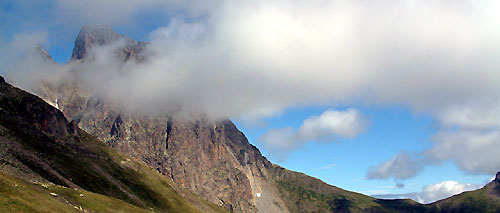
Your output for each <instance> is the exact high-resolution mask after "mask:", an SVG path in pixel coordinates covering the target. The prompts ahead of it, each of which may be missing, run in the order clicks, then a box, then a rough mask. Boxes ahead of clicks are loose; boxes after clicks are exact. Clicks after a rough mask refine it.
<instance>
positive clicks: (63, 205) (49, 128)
mask: <svg viewBox="0 0 500 213" xmlns="http://www.w3.org/2000/svg"><path fill="white" fill-rule="evenodd" d="M0 115H1V116H0V204H1V205H0V212H20V211H22V212H74V210H75V208H77V209H78V210H80V211H86V212H87V211H90V212H101V211H106V212H149V211H151V210H153V211H160V212H225V211H226V210H224V209H223V208H220V207H218V206H216V205H214V204H211V203H209V202H208V201H206V200H204V199H202V198H200V197H198V196H196V195H194V194H192V193H191V192H189V191H187V190H186V189H185V188H183V187H181V186H179V185H177V184H175V183H174V182H172V180H170V179H169V178H167V177H165V176H163V175H161V174H159V173H158V172H157V171H156V170H154V169H153V168H151V167H150V166H147V165H146V164H145V163H143V162H141V161H138V160H135V159H133V158H130V157H128V156H126V155H124V154H120V153H118V152H117V151H115V150H113V149H112V148H110V147H109V146H108V145H106V144H105V143H103V142H102V141H100V140H98V139H96V138H95V137H93V136H91V135H89V134H88V133H86V132H85V131H83V130H81V129H80V128H78V127H77V124H76V123H75V122H74V121H72V122H69V121H68V120H67V119H66V118H65V117H64V115H63V113H62V112H61V111H59V110H57V109H56V108H54V107H52V106H50V105H49V104H47V103H46V102H45V101H43V100H42V99H40V98H38V97H36V96H34V95H32V94H29V93H27V92H25V91H22V90H20V89H17V88H15V87H13V86H11V85H9V84H8V83H5V81H4V79H3V78H1V77H0Z"/></svg>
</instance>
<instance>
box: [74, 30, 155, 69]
mask: <svg viewBox="0 0 500 213" xmlns="http://www.w3.org/2000/svg"><path fill="white" fill-rule="evenodd" d="M118 41H122V42H123V44H121V45H120V47H119V48H118V49H117V51H116V54H117V56H118V58H119V59H121V60H123V61H127V60H129V59H134V60H136V61H142V60H144V58H145V56H146V43H145V42H137V41H135V40H133V39H131V38H128V37H125V36H122V35H120V34H118V33H117V32H115V31H113V30H112V29H111V27H110V26H108V25H85V26H83V27H82V29H81V31H80V33H78V36H77V37H76V41H75V47H74V48H73V55H72V56H71V60H73V61H76V60H84V59H93V58H94V57H95V56H94V55H93V54H92V51H91V50H92V48H93V47H99V46H104V45H109V44H112V43H113V42H118Z"/></svg>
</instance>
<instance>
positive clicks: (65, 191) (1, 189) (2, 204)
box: [0, 173, 148, 212]
mask: <svg viewBox="0 0 500 213" xmlns="http://www.w3.org/2000/svg"><path fill="white" fill-rule="evenodd" d="M51 193H56V194H57V196H53V195H51ZM80 195H83V196H80ZM75 207H76V208H78V209H80V208H81V209H82V210H87V211H88V212H93V211H97V212H148V211H146V210H144V209H141V208H139V207H137V206H134V205H131V204H129V203H126V202H123V201H121V200H118V199H116V198H111V197H107V196H104V195H100V194H96V193H92V192H88V191H84V190H75V189H70V188H66V187H61V186H57V185H54V184H41V183H37V184H34V183H29V182H26V181H24V180H21V179H18V178H15V177H12V176H10V175H7V174H4V173H0V211H1V212H74V211H75Z"/></svg>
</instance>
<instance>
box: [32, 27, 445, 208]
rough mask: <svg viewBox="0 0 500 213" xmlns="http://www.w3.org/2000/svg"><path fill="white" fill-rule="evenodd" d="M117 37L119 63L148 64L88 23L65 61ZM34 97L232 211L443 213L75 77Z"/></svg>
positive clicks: (134, 48)
mask: <svg viewBox="0 0 500 213" xmlns="http://www.w3.org/2000/svg"><path fill="white" fill-rule="evenodd" d="M121 39H124V40H123V41H125V45H124V46H123V48H121V49H118V50H117V51H116V53H117V54H116V56H117V57H118V58H119V59H121V60H122V61H123V62H126V61H127V60H135V61H136V62H139V63H141V62H142V61H144V60H147V43H144V42H137V41H133V40H131V39H130V38H126V37H125V36H122V35H119V34H118V33H116V32H114V31H112V30H111V28H109V27H105V26H90V25H89V26H84V27H83V28H82V30H81V32H80V33H79V35H78V37H77V39H76V42H75V48H74V50H73V56H72V59H71V60H70V62H69V63H86V62H88V61H91V60H93V57H94V56H93V55H92V54H91V53H92V48H94V47H99V46H102V45H108V44H112V43H113V42H117V41H119V40H121ZM84 71H85V70H81V71H79V70H75V73H78V72H84ZM33 92H34V93H35V94H36V95H38V96H39V97H41V98H43V100H46V101H47V102H48V103H50V104H52V105H53V106H57V108H58V109H59V110H60V111H61V112H62V113H63V114H64V116H66V117H67V118H69V120H71V122H72V125H73V127H72V128H73V129H78V128H81V129H82V130H83V131H85V132H88V133H89V134H90V135H93V136H95V137H97V138H98V139H99V140H102V141H103V142H105V143H106V144H108V145H109V146H111V147H113V148H114V150H117V151H119V153H122V154H123V155H124V156H130V158H131V159H138V160H139V161H141V162H144V163H145V164H147V165H148V166H150V167H151V168H153V169H154V170H156V171H157V172H158V173H160V174H162V175H163V176H164V177H166V178H167V179H168V180H170V181H171V182H172V185H175V186H179V187H180V188H182V189H184V190H187V191H189V192H192V193H194V194H196V195H199V196H201V197H203V198H204V199H206V200H208V201H210V202H211V203H214V204H216V205H218V206H222V207H224V208H225V209H227V210H230V211H235V212H257V211H259V212H332V211H333V212H361V211H363V212H395V211H397V212H433V211H439V210H440V209H441V210H445V209H446V208H448V207H445V204H433V205H421V204H418V203H416V202H414V201H412V200H380V199H375V198H372V197H369V196H365V195H362V194H358V193H354V192H349V191H345V190H343V189H340V188H337V187H334V186H331V185H328V184H326V183H324V182H322V181H321V180H318V179H315V178H312V177H309V176H307V175H305V174H302V173H297V172H293V171H290V170H287V169H285V168H282V167H280V166H278V165H275V164H273V163H271V162H269V161H268V160H267V159H266V158H265V157H264V156H262V155H261V153H260V151H259V150H258V149H257V148H256V147H255V146H253V145H251V144H250V143H249V142H248V140H247V139H246V137H245V135H244V134H243V133H242V132H240V131H239V130H238V129H237V128H236V126H235V125H234V124H233V123H232V122H231V121H230V120H222V121H213V120H209V119H208V118H206V117H204V116H195V118H189V119H187V118H185V117H181V116H177V115H175V114H169V113H163V114H155V115H147V114H141V113H137V112H131V111H127V110H124V109H123V108H122V107H121V106H120V105H119V104H118V103H115V102H113V101H112V100H110V99H107V98H105V97H102V96H100V95H99V94H98V93H97V94H96V93H93V92H91V91H90V88H86V86H85V84H84V83H82V82H80V81H79V80H78V78H76V77H75V78H68V79H67V80H66V81H64V82H58V83H53V82H51V83H48V82H41V84H40V86H39V87H37V89H36V90H34V91H33ZM61 125H62V124H61ZM76 127H78V128H76ZM83 131H82V132H83ZM102 170H103V171H106V169H102ZM95 190H97V189H95ZM121 198H123V199H125V197H121ZM121 198H120V199H121ZM133 204H135V203H133ZM137 205H138V204H137Z"/></svg>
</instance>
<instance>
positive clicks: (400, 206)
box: [276, 170, 429, 212]
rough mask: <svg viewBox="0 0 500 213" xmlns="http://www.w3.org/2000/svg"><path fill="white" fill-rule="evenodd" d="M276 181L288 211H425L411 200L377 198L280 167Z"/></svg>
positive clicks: (426, 209)
mask: <svg viewBox="0 0 500 213" xmlns="http://www.w3.org/2000/svg"><path fill="white" fill-rule="evenodd" d="M284 171H285V172H286V173H287V174H286V175H282V176H281V178H280V179H279V180H278V181H277V182H276V185H277V187H278V191H279V192H280V194H281V195H282V196H283V197H284V198H286V199H285V203H286V205H287V208H288V209H289V210H290V211H291V212H426V211H428V210H429V209H428V208H427V207H426V206H424V205H421V204H419V203H417V202H415V201H412V200H409V199H405V200H401V199H399V200H380V199H375V198H372V197H369V196H366V195H363V194H359V193H355V192H349V191H345V190H342V189H340V188H337V187H334V186H330V185H328V184H326V183H324V182H322V181H321V180H318V179H316V178H312V177H309V176H307V175H304V174H301V173H297V172H292V171H289V170H284Z"/></svg>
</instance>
